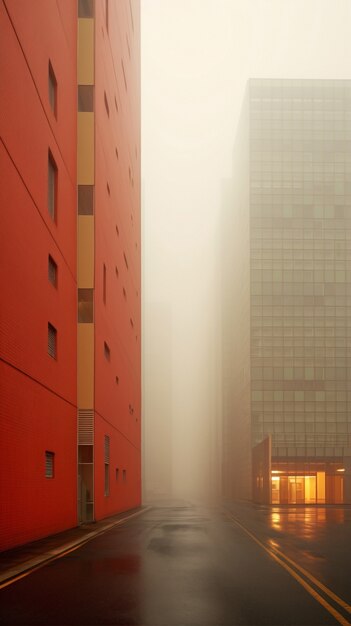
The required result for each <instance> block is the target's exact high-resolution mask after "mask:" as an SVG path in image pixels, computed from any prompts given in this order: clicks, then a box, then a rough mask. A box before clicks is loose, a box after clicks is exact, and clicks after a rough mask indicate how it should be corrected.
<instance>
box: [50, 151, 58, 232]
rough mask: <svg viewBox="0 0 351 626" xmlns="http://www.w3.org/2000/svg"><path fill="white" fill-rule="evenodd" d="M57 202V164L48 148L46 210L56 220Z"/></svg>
mask: <svg viewBox="0 0 351 626" xmlns="http://www.w3.org/2000/svg"><path fill="white" fill-rule="evenodd" d="M56 204H57V165H56V163H55V160H54V157H53V156H52V154H51V152H50V150H49V156H48V211H49V215H50V217H51V219H52V220H53V221H56Z"/></svg>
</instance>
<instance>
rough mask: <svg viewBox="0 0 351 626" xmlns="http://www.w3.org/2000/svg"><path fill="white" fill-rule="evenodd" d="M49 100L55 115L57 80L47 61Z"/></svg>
mask: <svg viewBox="0 0 351 626" xmlns="http://www.w3.org/2000/svg"><path fill="white" fill-rule="evenodd" d="M49 102H50V107H51V109H52V112H53V113H54V115H55V117H56V116H57V80H56V76H55V72H54V70H53V69H52V65H51V63H50V61H49Z"/></svg>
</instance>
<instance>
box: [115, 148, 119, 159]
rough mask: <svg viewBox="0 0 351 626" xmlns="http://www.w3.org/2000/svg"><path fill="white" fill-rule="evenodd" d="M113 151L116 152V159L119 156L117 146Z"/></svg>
mask: <svg viewBox="0 0 351 626" xmlns="http://www.w3.org/2000/svg"><path fill="white" fill-rule="evenodd" d="M115 153H116V157H117V159H118V158H119V156H118V150H117V148H115Z"/></svg>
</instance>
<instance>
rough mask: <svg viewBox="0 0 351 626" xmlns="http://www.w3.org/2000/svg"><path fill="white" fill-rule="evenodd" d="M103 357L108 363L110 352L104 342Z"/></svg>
mask: <svg viewBox="0 0 351 626" xmlns="http://www.w3.org/2000/svg"><path fill="white" fill-rule="evenodd" d="M104 355H105V359H107V361H110V359H111V350H110V346H109V345H108V344H107V343H106V341H104Z"/></svg>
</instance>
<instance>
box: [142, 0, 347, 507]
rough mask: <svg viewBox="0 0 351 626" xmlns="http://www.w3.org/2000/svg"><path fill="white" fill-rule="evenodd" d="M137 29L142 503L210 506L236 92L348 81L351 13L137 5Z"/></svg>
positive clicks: (275, 2) (321, 1)
mask: <svg viewBox="0 0 351 626" xmlns="http://www.w3.org/2000/svg"><path fill="white" fill-rule="evenodd" d="M141 20H142V32H141V36H142V46H141V55H142V181H143V183H142V206H143V228H142V230H143V440H144V444H143V483H144V499H145V500H149V499H160V498H171V497H173V498H174V497H176V498H197V499H200V500H204V499H207V500H208V499H209V500H215V499H216V498H217V497H219V496H220V484H221V371H220V362H221V354H220V341H219V339H220V319H221V311H220V272H219V255H220V250H219V247H218V240H217V233H218V227H219V220H220V209H221V193H222V185H223V179H225V178H229V177H230V176H231V167H232V150H233V144H234V138H235V132H236V127H237V122H238V116H239V112H240V108H241V105H242V100H243V95H244V89H245V84H246V81H247V79H248V78H249V77H256V78H261V77H262V78H350V74H351V71H350V68H351V37H350V24H351V1H350V0H141ZM233 271H235V268H233ZM233 323H235V322H233Z"/></svg>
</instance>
